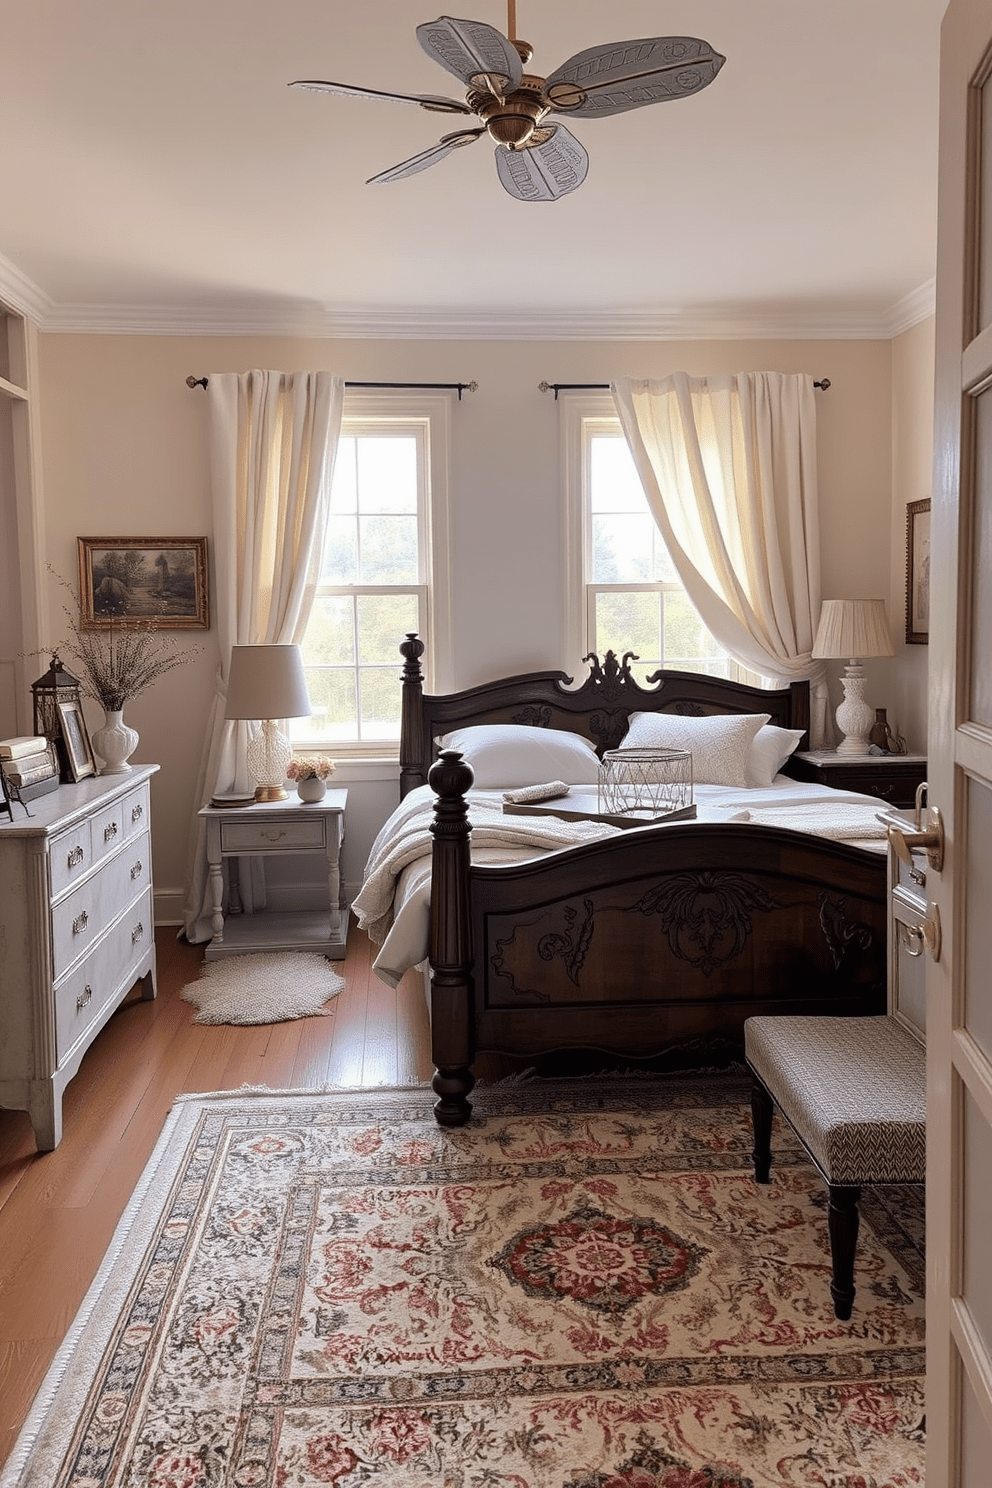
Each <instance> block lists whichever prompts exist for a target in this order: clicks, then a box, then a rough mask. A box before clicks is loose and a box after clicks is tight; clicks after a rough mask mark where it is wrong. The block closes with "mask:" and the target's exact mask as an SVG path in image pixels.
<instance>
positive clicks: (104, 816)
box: [90, 799, 124, 863]
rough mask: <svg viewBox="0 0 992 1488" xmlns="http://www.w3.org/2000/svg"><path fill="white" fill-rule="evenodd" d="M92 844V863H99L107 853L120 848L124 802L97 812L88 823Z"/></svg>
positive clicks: (122, 834)
mask: <svg viewBox="0 0 992 1488" xmlns="http://www.w3.org/2000/svg"><path fill="white" fill-rule="evenodd" d="M90 836H91V839H92V843H93V861H94V863H99V861H100V859H101V858H105V857H106V856H107V854H108V853H112V852H114V851H115V849H116V848H118V847H120V845H121V843H122V842H123V841H124V801H123V799H122V800H120V801H115V802H114V803H113V805H112V806H107V807H106V808H105V809H104V810H103V811H98V812H96V813H95V815H94V816H93V819H92V821H91V823H90Z"/></svg>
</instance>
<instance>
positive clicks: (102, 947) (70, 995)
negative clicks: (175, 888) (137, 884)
mask: <svg viewBox="0 0 992 1488" xmlns="http://www.w3.org/2000/svg"><path fill="white" fill-rule="evenodd" d="M151 935H152V891H151V886H150V885H149V886H148V887H147V888H146V889H145V890H144V892H143V893H142V894H141V895H140V896H139V898H138V899H137V900H136V901H135V903H134V904H133V905H131V906H130V908H129V909H128V910H127V911H126V913H125V914H124V915H123V916H122V917H121V919H119V920H118V921H117V923H116V924H115V925H114V926H113V928H112V929H111V930H110V931H109V933H108V934H107V935H105V936H104V938H103V939H102V940H101V941H99V942H98V943H97V944H96V945H95V946H94V947H93V949H92V951H91V952H90V954H89V955H88V956H87V957H86V958H85V959H84V960H83V961H82V962H80V964H79V965H78V966H76V967H75V968H74V969H73V970H72V971H70V972H69V974H68V976H66V977H65V978H64V979H63V980H62V981H61V982H59V983H58V984H57V985H56V988H55V1050H56V1058H57V1060H58V1062H59V1063H60V1064H61V1062H62V1060H63V1059H64V1058H65V1056H66V1055H67V1054H68V1053H69V1051H70V1050H71V1049H72V1047H73V1045H74V1044H75V1043H76V1042H77V1040H78V1039H79V1037H80V1035H81V1034H83V1033H85V1031H86V1029H87V1028H89V1026H90V1024H91V1023H93V1022H94V1021H95V1020H96V1019H97V1018H98V1017H99V1015H100V1013H102V1012H103V1010H104V1008H105V1007H106V1006H107V1003H108V1002H110V1001H111V999H112V998H113V997H114V996H115V994H116V993H117V992H118V990H119V989H120V987H121V985H122V983H125V985H130V983H128V982H127V980H126V979H127V978H128V977H129V976H130V978H131V982H133V981H134V980H136V978H137V968H138V967H139V966H140V964H141V962H142V960H143V958H144V957H145V956H146V954H147V951H148V944H149V938H150V936H151ZM132 972H133V975H131V974H132Z"/></svg>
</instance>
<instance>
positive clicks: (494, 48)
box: [417, 16, 523, 94]
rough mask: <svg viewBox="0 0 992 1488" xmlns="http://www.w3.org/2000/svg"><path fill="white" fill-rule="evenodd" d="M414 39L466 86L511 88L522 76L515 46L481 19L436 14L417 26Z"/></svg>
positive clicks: (501, 90) (507, 90) (498, 90)
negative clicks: (434, 17) (462, 18)
mask: <svg viewBox="0 0 992 1488" xmlns="http://www.w3.org/2000/svg"><path fill="white" fill-rule="evenodd" d="M417 40H418V41H419V42H420V45H421V46H422V47H423V49H424V51H425V52H426V53H427V55H428V56H429V57H433V58H434V61H435V62H439V63H440V64H441V66H442V67H444V68H446V69H447V71H448V72H451V73H454V75H455V77H456V78H461V80H462V82H463V83H464V84H465V85H466V87H472V86H474V87H481V88H489V89H490V90H491V91H492V92H494V93H497V94H501V93H507V92H512V90H513V89H514V88H516V87H517V86H518V84H519V82H520V79H521V78H522V76H523V67H522V65H521V62H520V57H519V55H518V53H517V50H516V48H515V47H514V46H513V45H512V43H511V42H509V41H507V39H506V37H505V36H504V35H503V33H502V32H501V31H497V30H496V28H495V27H494V26H489V25H487V24H486V22H485V21H458V20H456V19H455V18H454V17H453V16H439V17H438V19H437V20H436V21H425V22H424V24H423V25H422V26H418V27H417Z"/></svg>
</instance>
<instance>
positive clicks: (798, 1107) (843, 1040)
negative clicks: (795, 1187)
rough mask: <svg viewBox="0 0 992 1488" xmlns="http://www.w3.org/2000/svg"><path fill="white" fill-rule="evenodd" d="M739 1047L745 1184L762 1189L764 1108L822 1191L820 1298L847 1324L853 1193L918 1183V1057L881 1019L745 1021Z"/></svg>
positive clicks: (922, 1143) (767, 1153) (921, 1092)
mask: <svg viewBox="0 0 992 1488" xmlns="http://www.w3.org/2000/svg"><path fill="white" fill-rule="evenodd" d="M744 1045H745V1054H746V1058H747V1062H748V1065H749V1066H750V1068H751V1071H752V1073H753V1075H754V1077H755V1083H754V1092H753V1095H752V1101H751V1109H752V1116H753V1120H754V1175H755V1178H756V1180H757V1181H758V1182H759V1183H767V1182H768V1181H769V1174H770V1168H771V1126H772V1106H773V1103H774V1104H775V1105H777V1106H778V1108H779V1110H780V1111H781V1113H782V1115H783V1116H784V1117H785V1119H786V1120H787V1121H788V1122H789V1125H790V1126H791V1127H792V1128H793V1130H794V1131H795V1133H796V1135H797V1136H798V1138H799V1140H800V1141H801V1142H802V1144H803V1146H804V1147H805V1148H806V1150H807V1152H808V1153H809V1155H810V1157H811V1158H812V1159H813V1162H814V1163H815V1164H816V1166H817V1168H818V1169H819V1171H820V1173H821V1175H822V1177H823V1179H824V1181H825V1182H826V1184H827V1185H828V1188H829V1196H830V1207H829V1214H828V1217H829V1224H830V1249H831V1255H832V1258H833V1273H834V1274H833V1281H832V1283H831V1288H830V1289H831V1292H832V1294H833V1298H834V1310H835V1312H836V1314H837V1316H838V1317H839V1318H849V1317H850V1316H851V1307H852V1305H853V1301H854V1253H855V1247H856V1244H857V1234H858V1200H859V1198H860V1196H861V1186H862V1185H863V1184H870V1183H922V1182H923V1178H924V1173H925V1166H926V1051H925V1049H924V1047H923V1045H922V1044H921V1043H920V1041H919V1040H918V1039H916V1038H915V1037H914V1036H913V1034H912V1033H910V1032H909V1031H908V1030H907V1029H906V1028H904V1027H903V1025H902V1024H901V1023H898V1022H897V1021H896V1020H895V1019H894V1018H891V1017H879V1018H818V1017H802V1016H796V1017H787V1016H782V1017H777V1016H768V1017H755V1018H748V1019H747V1020H746V1022H745V1024H744Z"/></svg>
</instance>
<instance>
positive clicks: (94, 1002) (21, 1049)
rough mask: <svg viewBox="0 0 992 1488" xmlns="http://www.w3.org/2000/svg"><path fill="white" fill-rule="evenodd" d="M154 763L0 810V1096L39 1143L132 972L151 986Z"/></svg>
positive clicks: (149, 990) (47, 1137)
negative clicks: (25, 1116)
mask: <svg viewBox="0 0 992 1488" xmlns="http://www.w3.org/2000/svg"><path fill="white" fill-rule="evenodd" d="M157 769H158V766H157V765H144V766H136V767H135V768H134V769H133V770H131V771H129V772H128V773H127V774H122V775H105V776H97V777H94V778H92V779H87V780H82V781H80V782H79V783H78V784H76V785H63V786H60V787H59V789H58V790H57V791H53V792H51V794H49V795H47V796H39V797H37V798H36V799H35V800H33V801H31V802H29V806H28V809H29V810H30V812H31V816H30V817H28V816H26V815H25V812H24V809H23V807H21V806H19V805H17V803H16V802H15V803H14V807H13V810H14V816H13V820H11V819H10V818H9V817H7V816H6V815H4V816H3V817H2V818H0V1106H6V1107H11V1108H13V1109H15V1110H22V1111H27V1112H28V1113H29V1115H30V1117H31V1124H32V1126H33V1127H34V1132H35V1140H36V1141H37V1144H38V1150H39V1151H40V1152H50V1151H51V1149H52V1148H53V1147H57V1146H58V1144H59V1141H60V1140H61V1137H62V1093H63V1091H64V1090H65V1087H66V1085H67V1084H68V1082H69V1081H70V1080H71V1079H72V1077H73V1075H74V1074H75V1073H76V1071H77V1070H78V1068H79V1065H80V1062H81V1060H82V1057H83V1055H84V1054H85V1053H86V1050H87V1049H88V1048H89V1046H90V1044H91V1043H92V1042H93V1040H94V1038H96V1035H97V1034H98V1033H99V1031H100V1029H101V1028H102V1027H103V1025H104V1024H105V1023H106V1021H107V1019H108V1018H109V1017H110V1015H111V1013H112V1012H113V1011H114V1009H115V1008H116V1007H117V1006H118V1004H119V1003H120V1002H121V1001H122V1000H123V999H124V997H125V996H126V995H127V993H128V992H129V991H130V990H131V988H132V987H133V986H134V984H135V982H136V981H138V980H139V978H140V979H143V981H144V986H143V989H142V995H143V997H145V998H152V997H154V996H155V935H154V924H153V918H152V862H151V835H150V828H151V810H150V804H149V780H150V779H151V776H152V775H154V773H155V771H156V770H157Z"/></svg>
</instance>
